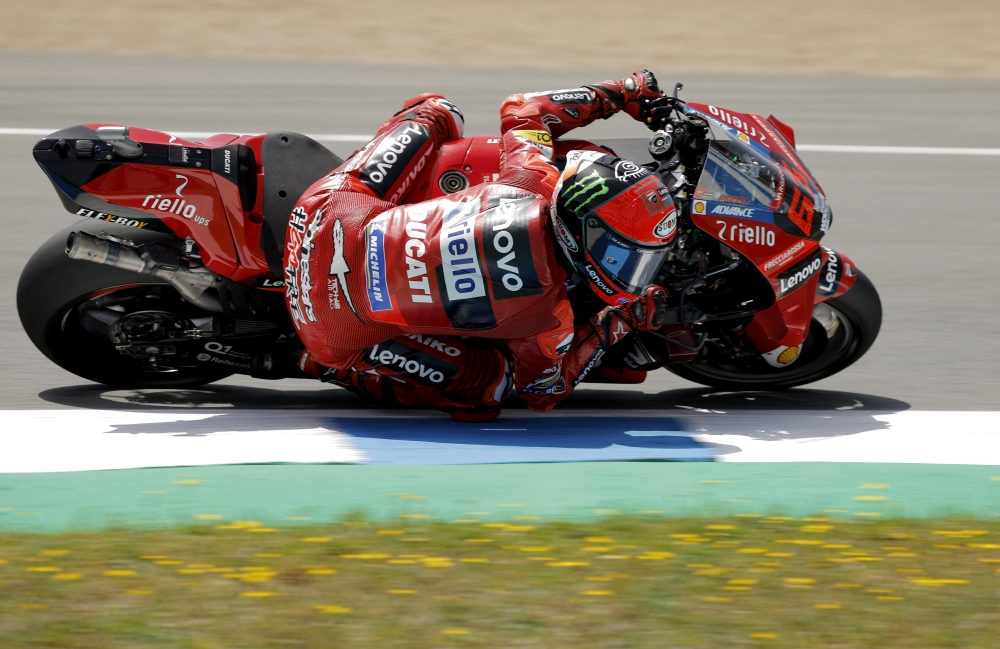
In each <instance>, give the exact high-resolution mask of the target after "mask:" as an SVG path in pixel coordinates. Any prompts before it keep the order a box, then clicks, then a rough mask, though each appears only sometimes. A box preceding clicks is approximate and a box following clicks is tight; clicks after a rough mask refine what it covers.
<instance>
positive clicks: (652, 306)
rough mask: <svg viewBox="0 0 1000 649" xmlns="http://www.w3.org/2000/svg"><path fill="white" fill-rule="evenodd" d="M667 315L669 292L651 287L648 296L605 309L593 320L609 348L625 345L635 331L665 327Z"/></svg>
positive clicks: (592, 322) (595, 329) (603, 343)
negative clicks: (623, 341) (624, 339)
mask: <svg viewBox="0 0 1000 649" xmlns="http://www.w3.org/2000/svg"><path fill="white" fill-rule="evenodd" d="M666 315H667V292H666V290H664V289H663V288H662V287H659V286H650V287H649V288H647V289H646V293H645V294H644V295H642V296H640V297H637V298H636V299H634V300H632V302H630V303H629V304H627V305H625V306H623V307H622V308H620V309H619V308H616V307H613V306H609V307H605V308H604V309H603V310H602V311H601V312H600V313H598V314H597V315H596V316H594V317H593V319H592V320H591V325H593V327H594V331H596V332H597V335H598V337H599V339H600V340H601V346H602V347H604V348H605V349H607V348H609V347H612V346H614V345H615V344H617V343H619V342H621V340H622V339H623V338H625V337H626V336H627V335H628V334H630V333H632V332H633V331H648V330H651V329H659V328H660V327H662V326H663V323H664V321H665V320H666Z"/></svg>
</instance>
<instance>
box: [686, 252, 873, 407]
mask: <svg viewBox="0 0 1000 649" xmlns="http://www.w3.org/2000/svg"><path fill="white" fill-rule="evenodd" d="M881 326H882V303H881V301H880V300H879V297H878V292H877V291H876V290H875V286H874V285H873V284H872V283H871V281H870V280H869V279H868V278H867V277H866V276H865V274H864V273H862V272H861V271H858V277H857V280H856V281H855V283H854V286H852V287H851V290H849V291H848V292H847V293H844V294H843V295H841V296H839V297H835V298H833V299H831V300H827V301H826V302H823V303H822V304H818V305H816V307H815V308H814V309H813V320H812V325H811V326H810V327H809V335H808V337H807V338H806V341H805V343H803V345H802V350H801V352H800V355H799V359H798V360H797V361H796V362H795V363H793V364H791V365H789V366H787V367H781V368H775V367H771V366H770V365H768V364H767V363H766V362H764V360H763V359H760V360H759V362H756V363H754V364H753V365H751V366H745V365H735V364H729V363H726V362H718V361H708V362H698V363H676V364H673V365H667V369H668V370H670V371H671V372H673V373H674V374H676V375H677V376H680V377H682V378H685V379H687V380H689V381H694V382H695V383H700V384H702V385H708V386H712V387H717V388H725V389H728V390H780V389H785V388H792V387H795V386H797V385H805V384H807V383H813V382H815V381H819V380H820V379H824V378H826V377H828V376H832V375H834V374H836V373H837V372H839V371H841V370H843V369H844V368H846V367H848V366H849V365H851V364H852V363H854V362H855V361H856V360H858V359H859V358H861V357H862V356H864V354H865V352H867V351H868V348H869V347H871V346H872V343H874V342H875V338H876V336H878V332H879V328H880V327H881Z"/></svg>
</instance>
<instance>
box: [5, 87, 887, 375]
mask: <svg viewBox="0 0 1000 649" xmlns="http://www.w3.org/2000/svg"><path fill="white" fill-rule="evenodd" d="M673 101H674V104H673V108H674V110H673V111H672V112H671V113H670V115H669V117H663V118H661V119H659V120H658V122H657V123H656V124H654V125H652V128H654V129H655V130H654V133H653V135H652V137H651V138H650V139H649V140H648V142H647V141H645V140H614V141H604V142H590V141H583V140H560V141H557V142H555V143H554V144H555V153H556V162H557V164H562V163H564V161H565V156H566V153H567V152H568V151H571V150H574V149H587V150H597V151H612V152H614V153H616V154H617V155H619V156H621V157H623V158H626V159H629V160H632V161H634V162H636V163H641V164H642V165H643V166H644V167H646V168H648V169H649V170H650V171H651V172H653V173H656V174H658V175H659V176H660V177H661V178H662V179H663V181H664V183H665V184H666V186H667V187H668V189H669V190H670V192H671V194H672V195H673V197H674V200H675V202H676V204H677V205H678V207H679V209H678V214H679V215H680V216H679V219H678V224H677V230H678V235H677V245H676V247H675V249H674V250H673V252H671V253H670V255H669V257H668V258H667V260H666V261H665V263H664V265H663V267H662V268H661V270H660V272H659V275H658V277H657V280H656V282H657V283H658V284H659V285H661V286H663V287H664V288H666V289H667V292H668V294H669V298H668V300H669V303H668V305H667V306H668V311H667V320H666V322H665V323H664V324H663V326H662V327H661V328H660V329H658V330H655V331H644V332H641V333H639V332H637V333H633V334H631V335H630V338H629V339H627V340H626V341H623V342H621V343H619V344H618V345H616V346H615V347H613V348H612V349H611V350H610V351H609V353H608V354H606V355H605V356H604V357H603V359H602V360H601V367H600V368H598V371H596V372H591V374H590V376H588V379H587V380H588V381H616V382H624V383H634V382H639V381H641V380H642V379H644V378H645V373H646V372H648V371H650V370H653V369H657V368H661V367H664V368H666V369H668V370H670V371H671V372H673V373H675V374H677V375H679V376H681V377H684V378H686V379H689V380H691V381H695V382H697V383H702V384H705V385H710V386H717V387H722V388H727V389H753V390H760V389H778V388H789V387H793V386H797V385H802V384H806V383H811V382H813V381H817V380H819V379H822V378H824V377H827V376H830V375H832V374H834V373H836V372H839V371H840V370H842V369H844V368H845V367H847V366H848V365H850V364H851V363H853V362H854V361H856V360H857V359H859V358H860V357H861V356H862V355H863V354H864V353H865V352H866V351H867V350H868V348H869V347H871V345H872V343H873V342H874V340H875V337H876V335H877V334H878V331H879V327H880V325H881V320H882V310H881V304H880V301H879V297H878V294H877V292H876V290H875V287H874V286H873V285H872V283H871V282H870V281H869V280H868V279H867V278H866V277H865V275H864V273H862V272H861V271H860V270H859V269H858V268H857V267H856V266H855V265H854V263H853V262H852V261H851V260H850V259H849V258H848V257H846V256H845V255H844V254H842V253H840V252H836V251H834V250H832V249H830V248H827V247H825V246H823V245H821V244H820V240H821V239H822V237H823V235H825V234H826V233H827V231H829V229H830V227H831V225H832V221H833V216H832V212H831V210H830V206H829V205H828V204H827V201H826V197H825V195H824V192H823V190H822V188H821V187H820V185H819V183H818V182H817V181H816V179H815V178H814V177H813V176H812V174H811V173H810V172H809V170H808V169H807V168H806V165H805V164H804V163H803V162H802V160H801V159H800V158H799V156H798V154H797V153H796V151H795V134H794V132H793V131H792V129H791V128H789V127H788V126H786V125H785V124H783V123H782V122H780V121H779V120H777V119H776V118H774V117H773V116H771V117H768V118H766V119H765V118H762V117H761V116H759V115H755V114H747V113H739V112H736V111H732V110H728V109H724V108H719V107H716V106H710V105H706V104H697V103H685V102H683V101H681V100H679V99H676V91H675V93H674V99H673ZM34 156H35V159H36V160H37V162H38V164H39V165H40V166H41V168H42V170H43V171H44V172H45V174H46V175H47V176H48V178H49V180H50V181H51V182H52V184H53V186H54V187H55V190H56V193H57V195H58V196H59V198H60V200H61V201H62V203H63V205H64V207H65V208H66V209H67V210H69V211H70V212H71V213H73V214H74V215H76V216H78V217H81V218H82V219H87V220H84V221H80V222H77V223H75V224H73V225H72V226H70V227H68V228H66V229H65V230H64V231H62V232H60V233H58V234H56V235H54V236H53V237H52V238H51V239H50V240H49V241H48V242H46V243H45V244H44V245H43V246H42V247H41V248H40V249H39V250H38V251H37V252H36V253H35V254H34V255H33V256H32V257H31V259H30V260H29V262H28V264H27V265H26V266H25V269H24V271H23V273H22V275H21V278H20V283H19V285H18V291H17V306H18V312H19V314H20V317H21V322H22V324H23V326H24V329H25V331H26V332H27V334H28V336H29V337H30V338H31V340H32V342H33V343H34V344H35V345H36V346H37V347H38V349H39V350H41V351H42V353H44V354H45V355H46V356H47V357H48V358H49V359H50V360H52V361H53V362H54V363H56V364H57V365H59V366H60V367H62V368H64V369H66V370H69V371H70V372H73V373H74V374H76V375H78V376H80V377H83V378H85V379H88V380H91V381H96V382H98V383H105V384H108V385H113V386H119V387H130V388H141V387H146V388H148V387H190V386H197V385H201V384H205V383H209V382H212V381H216V380H219V379H221V378H224V377H226V376H229V375H231V374H246V375H250V376H254V377H258V378H263V379H278V378H291V377H299V378H306V375H305V374H304V373H303V372H302V371H301V370H300V369H299V367H298V366H297V364H296V361H297V359H298V357H299V352H300V351H301V349H302V345H301V343H300V342H299V341H298V339H297V337H296V334H295V329H294V327H293V326H292V324H291V321H290V318H289V314H288V312H287V310H286V307H285V304H284V299H283V294H284V283H283V280H282V251H283V250H284V248H285V231H286V226H287V222H288V219H289V214H290V213H291V211H292V207H293V206H294V205H295V203H296V201H297V200H298V198H299V197H300V196H301V195H302V193H303V192H304V191H305V190H306V189H307V188H308V187H309V186H310V185H312V184H313V183H314V182H315V181H316V180H318V179H320V178H322V177H324V176H326V175H329V174H330V173H331V172H332V171H333V170H334V169H336V168H337V167H339V166H340V165H341V164H342V162H343V161H342V160H341V159H340V158H338V157H337V156H336V155H334V154H333V153H332V152H330V151H329V150H328V149H326V148H325V147H323V146H322V145H321V144H319V143H317V142H316V141H314V140H312V139H310V138H309V137H306V136H304V135H301V134H298V133H290V132H277V133H268V134H266V135H243V136H238V135H232V134H220V135H215V136H212V137H209V138H206V139H204V140H202V141H201V142H190V141H186V140H182V139H179V138H177V137H173V136H171V135H169V134H167V133H161V132H158V131H152V130H148V129H144V128H139V127H123V126H117V125H108V124H84V125H81V126H74V127H71V128H67V129H64V130H61V131H58V132H56V133H53V134H52V135H50V136H48V137H46V138H43V139H42V140H40V141H39V142H38V143H37V144H36V145H35V147H34ZM427 160H428V162H427V163H426V165H425V166H424V167H422V168H420V169H419V170H418V173H417V175H416V176H415V177H414V178H413V186H414V187H415V191H414V192H413V193H412V194H411V196H412V198H411V199H410V200H412V201H413V202H416V201H421V200H426V199H430V198H435V197H439V196H444V195H446V194H451V193H455V192H458V191H461V190H463V189H465V188H467V187H469V186H470V185H473V184H476V183H480V182H486V181H490V180H493V179H495V178H496V177H497V174H498V171H499V165H500V139H499V138H498V137H489V136H477V137H467V138H464V139H461V140H457V141H454V142H449V143H447V144H445V145H444V146H442V147H441V148H440V149H439V150H438V151H436V152H435V154H433V155H431V156H429V157H428V158H427ZM555 234H556V236H557V237H558V238H560V239H563V240H565V238H566V237H567V236H568V235H567V234H566V233H560V232H556V233H555ZM584 293H585V292H571V300H572V301H573V307H574V312H575V313H578V314H579V315H581V316H583V317H588V316H589V315H590V314H591V313H593V312H596V310H599V309H600V307H601V306H602V305H601V304H597V303H596V299H595V298H592V297H589V298H588V295H586V294H584Z"/></svg>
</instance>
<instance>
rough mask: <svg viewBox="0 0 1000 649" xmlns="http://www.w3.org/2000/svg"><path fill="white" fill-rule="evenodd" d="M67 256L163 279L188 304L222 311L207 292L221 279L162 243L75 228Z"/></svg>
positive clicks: (67, 249) (70, 237)
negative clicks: (136, 241)
mask: <svg viewBox="0 0 1000 649" xmlns="http://www.w3.org/2000/svg"><path fill="white" fill-rule="evenodd" d="M66 255H67V256H69V258H70V259H76V260H79V261H89V262H93V263H95V264H101V265H102V266H111V267H113V268H120V269H121V270H126V271H129V272H132V273H138V274H139V275H146V276H149V277H156V278H158V279H162V280H163V281H165V282H167V283H168V284H170V285H171V286H173V287H174V288H175V289H177V292H178V293H180V294H181V296H182V297H183V298H184V299H185V300H187V301H188V302H190V303H191V304H194V305H195V306H199V307H201V308H203V309H205V310H206V311H213V312H215V313H222V312H223V309H222V305H221V304H219V299H218V298H217V297H216V296H215V295H214V294H213V293H211V292H209V289H211V288H213V287H214V286H215V282H216V281H219V280H221V279H222V278H221V277H219V276H218V275H216V274H215V273H212V272H211V271H209V270H207V269H197V270H195V269H191V268H188V267H187V266H183V265H181V260H180V255H179V254H178V252H177V250H175V249H174V248H171V247H170V246H166V245H164V244H162V243H150V244H143V245H138V246H137V245H135V244H134V243H133V242H132V241H129V240H128V239H119V238H117V237H111V236H109V235H106V234H103V233H102V234H101V235H93V234H90V233H89V232H82V231H80V230H76V231H74V232H71V233H70V234H69V237H68V238H67V239H66Z"/></svg>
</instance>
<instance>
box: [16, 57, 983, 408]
mask: <svg viewBox="0 0 1000 649" xmlns="http://www.w3.org/2000/svg"><path fill="white" fill-rule="evenodd" d="M637 65H638V63H637ZM624 72H626V70H617V71H608V70H603V71H601V70H596V71H586V70H584V71H539V70H494V69H469V68H444V67H402V66H376V65H363V64H338V63H303V62H257V63H255V62H247V61H205V60H194V59H184V58H176V59H166V58H159V59H152V58H142V57H114V56H98V55H55V54H25V53H10V52H6V53H0V116H2V119H0V122H2V123H0V127H21V128H38V127H45V128H53V129H55V128H61V127H64V126H69V125H73V124H79V123H83V122H89V121H109V122H119V123H123V124H132V125H142V126H147V127H150V128H157V129H161V130H177V131H182V130H183V131H219V132H264V131H268V130H297V131H301V132H309V133H343V134H365V133H372V132H374V130H375V129H376V128H377V126H378V124H379V123H380V121H381V120H382V119H384V118H385V117H386V116H388V115H391V114H392V113H393V112H395V111H396V110H397V109H398V106H399V105H400V103H401V102H402V100H403V99H405V98H406V97H409V96H411V95H413V94H416V93H419V92H425V91H429V90H433V91H439V92H444V93H446V94H447V95H448V96H449V98H450V99H452V100H453V101H455V102H456V103H457V104H458V105H459V106H460V107H461V108H462V109H463V111H464V112H465V114H466V116H467V132H469V133H471V134H476V133H493V132H496V131H497V118H496V115H497V108H498V106H499V104H500V101H501V100H502V99H503V97H504V96H505V95H507V94H509V93H511V92H515V91H520V92H525V91H531V90H541V89H548V88H561V87H573V86H575V85H579V84H580V83H586V82H589V81H595V80H598V79H602V78H607V77H609V76H616V77H617V76H621V75H622V74H623V73H624ZM657 73H658V74H659V76H660V78H661V80H662V83H663V85H664V86H667V85H669V84H671V83H672V82H673V81H674V78H673V75H672V73H671V71H670V70H657ZM683 81H684V82H685V84H686V89H685V90H684V91H683V96H684V97H686V98H688V99H690V100H697V101H705V102H708V103H713V104H717V105H721V106H727V107H732V108H735V109H740V110H746V111H753V112H760V113H762V114H764V115H768V114H770V113H774V114H775V115H777V116H778V117H780V118H781V119H782V120H783V121H785V122H787V123H789V124H792V125H793V126H794V127H795V129H796V134H797V137H798V139H799V141H801V142H809V143H815V144H858V145H884V146H893V145H911V146H935V147H988V148H996V147H1000V119H998V118H1000V115H998V110H997V106H1000V82H997V81H969V80H965V81H957V80H926V79H925V80H905V79H881V80H878V79H852V78H820V77H815V78H814V77H776V76H775V77H749V76H744V77H727V76H708V75H702V76H697V77H694V76H691V75H687V76H686V77H685V78H684V79H683ZM644 133H645V131H644V129H642V128H641V127H640V126H638V125H636V124H635V123H633V122H632V121H631V120H629V119H628V118H627V117H624V116H619V117H616V118H615V119H612V120H610V121H608V122H602V123H600V124H597V125H594V126H593V127H591V128H589V129H587V130H586V131H585V132H581V133H580V135H581V136H585V137H593V138H598V137H642V136H643V134H644ZM36 139H37V138H36V137H31V136H13V135H10V136H2V137H0V197H2V198H3V203H2V204H3V207H4V213H3V228H4V236H3V237H2V238H0V300H2V304H3V308H2V309H0V357H2V358H3V363H2V370H0V372H2V373H0V381H2V385H3V391H2V394H0V409H8V410H9V409H53V408H72V407H83V408H101V407H106V406H107V399H105V398H102V396H101V394H102V391H101V390H100V389H95V388H83V387H81V388H75V387H74V386H81V385H83V384H84V382H83V381H82V380H80V379H78V378H76V377H74V376H72V375H70V374H68V373H66V372H64V371H62V370H60V369H58V368H56V367H55V366H53V365H52V364H51V363H49V362H48V361H47V360H46V359H45V358H44V357H43V356H42V355H41V354H40V353H39V352H38V351H37V350H35V349H34V347H32V346H31V344H30V342H29V341H28V339H27V337H26V336H25V335H24V333H23V332H22V331H21V328H20V323H19V321H18V319H17V314H16V309H15V305H14V293H15V287H16V285H17V280H18V276H19V275H20V272H21V268H22V267H23V265H24V263H25V262H26V260H27V259H28V257H29V256H30V255H31V253H32V252H33V251H34V250H35V248H36V247H37V246H38V245H40V244H41V243H42V242H43V241H44V240H45V239H47V238H48V237H49V236H50V235H51V234H52V233H54V232H56V231H57V230H59V229H61V228H62V227H64V226H65V225H66V224H68V223H70V219H71V218H72V217H71V216H70V215H69V214H67V213H66V212H64V211H63V210H62V208H61V206H60V205H59V202H58V200H57V199H56V197H55V195H54V192H53V191H52V189H51V187H50V186H49V185H48V183H47V181H46V180H45V179H44V177H43V176H42V174H41V172H40V171H39V170H38V169H37V167H36V166H35V165H34V163H33V162H32V160H31V157H30V149H31V145H32V144H33V142H34V141H35V140H36ZM331 148H333V149H334V150H335V151H337V152H338V153H340V154H342V155H343V154H345V153H349V152H350V150H351V148H352V146H351V145H350V144H337V143H333V144H331ZM803 157H804V158H805V160H806V162H807V164H809V165H810V167H811V168H812V170H813V172H814V173H815V174H816V176H817V178H819V180H820V182H821V183H822V184H823V186H824V188H825V189H826V191H827V193H828V195H829V198H830V202H831V204H832V206H833V209H834V215H835V219H834V227H833V229H832V231H831V233H830V235H829V236H828V237H827V239H825V240H824V243H826V244H828V245H830V246H831V247H834V248H836V249H838V250H841V251H843V252H844V253H846V254H847V255H848V256H850V257H851V258H852V259H853V260H854V261H855V262H856V263H857V264H858V265H859V266H860V267H861V268H862V269H863V270H864V271H865V272H866V273H867V274H868V276H869V277H870V278H871V279H872V281H873V282H874V283H875V285H876V286H877V287H878V289H879V291H880V294H881V296H882V300H883V305H884V309H885V320H884V324H883V329H882V333H881V335H880V337H879V339H878V341H877V342H876V344H875V346H874V348H873V349H872V350H871V351H870V352H869V353H868V354H867V355H866V356H865V358H864V359H862V360H861V361H860V362H859V363H858V364H856V365H855V366H853V367H851V368H849V369H848V370H847V371H845V372H843V373H842V374H841V375H838V376H836V377H833V378H830V379H827V380H825V381H823V382H820V383H817V384H815V385H813V386H810V387H811V388H815V390H812V391H796V392H797V393H798V396H786V397H774V398H778V399H785V400H791V401H795V402H798V403H806V404H808V407H810V408H814V409H824V408H828V409H835V408H844V407H851V408H871V407H875V408H876V409H878V410H891V411H895V412H899V411H902V410H907V409H910V408H912V409H915V410H997V409H1000V408H998V405H1000V397H998V396H997V388H998V387H1000V366H998V364H997V359H998V358H1000V325H998V323H1000V300H998V299H997V298H998V297H1000V293H998V291H997V288H996V286H995V282H996V278H997V277H1000V256H998V255H997V254H996V248H997V246H998V245H1000V218H998V217H1000V213H998V212H1000V207H998V206H1000V183H998V182H997V179H998V177H1000V158H997V157H972V156H942V157H936V156H927V155H920V156H908V155H852V154H845V153H823V152H809V153H806V154H804V155H803ZM224 384H225V385H229V386H247V387H250V386H253V389H252V390H250V391H249V392H248V393H251V394H253V399H252V404H251V403H247V404H246V405H253V406H255V407H280V406H282V405H285V404H287V403H289V402H294V403H295V404H296V405H298V407H306V408H309V407H312V408H351V409H353V408H356V407H357V404H356V402H354V400H353V397H351V395H348V394H345V393H343V392H342V391H340V390H335V389H328V388H321V387H320V386H316V385H312V384H310V383H307V382H304V381H285V382H279V383H266V382H260V381H254V380H249V379H247V380H243V379H232V380H227V381H226V382H224ZM692 387H694V386H692V385H691V384H689V383H687V382H685V381H683V380H681V379H678V378H676V377H673V376H672V375H670V374H668V373H666V372H657V373H655V374H654V375H651V376H650V378H649V379H648V380H647V382H646V383H645V384H643V385H641V386H621V387H617V388H608V387H604V386H584V388H583V389H581V390H579V391H578V393H577V394H576V395H574V396H573V397H571V398H570V399H569V401H568V403H567V404H565V407H564V408H563V410H567V411H572V410H575V409H576V410H578V409H580V408H583V407H587V408H599V409H600V408H607V409H611V408H613V407H621V406H622V405H625V406H629V407H634V408H641V409H642V410H643V411H646V412H650V411H661V410H662V411H672V412H676V409H675V405H677V404H681V405H684V404H687V405H688V407H697V403H696V402H698V401H699V399H705V398H708V397H705V396H703V395H704V394H706V393H704V392H697V391H695V392H692V391H690V390H687V389H688V388H692ZM223 393H224V396H225V398H226V399H228V400H229V401H234V400H235V401H239V400H240V397H239V396H238V395H239V393H240V390H233V389H225V390H224V391H223ZM876 403H880V404H883V407H882V408H879V407H877V406H873V405H871V404H876ZM885 403H892V406H890V407H888V408H886V407H884V404H885ZM132 405H133V406H135V407H139V404H138V403H133V404H132ZM746 405H750V404H746ZM237 407H239V406H238V405H237ZM567 414H568V413H567Z"/></svg>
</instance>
